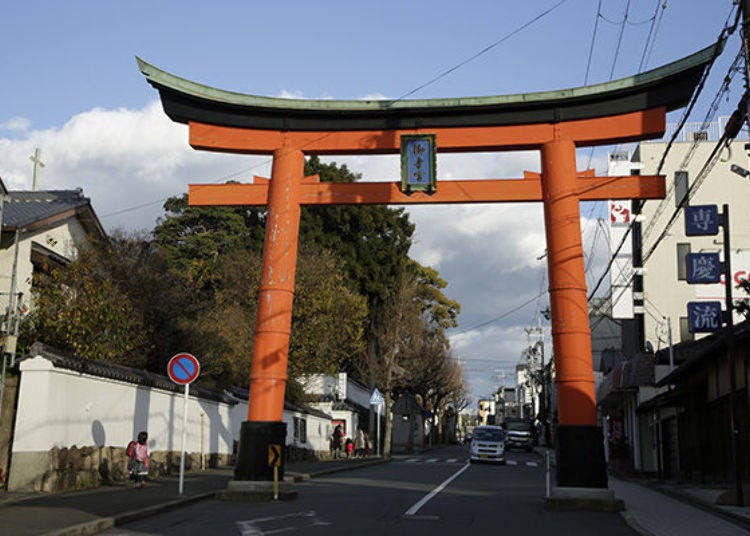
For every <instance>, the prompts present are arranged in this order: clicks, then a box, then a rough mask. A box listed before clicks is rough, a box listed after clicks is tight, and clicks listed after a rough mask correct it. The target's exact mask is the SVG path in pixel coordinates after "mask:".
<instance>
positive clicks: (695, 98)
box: [588, 11, 739, 301]
mask: <svg viewBox="0 0 750 536" xmlns="http://www.w3.org/2000/svg"><path fill="white" fill-rule="evenodd" d="M730 17H731V14H730ZM738 19H739V11H738V12H737V16H736V17H735V21H734V24H733V25H732V27H727V26H726V25H725V26H724V28H723V29H722V31H721V33H720V34H719V37H718V39H717V41H716V43H717V45H720V44H721V43H723V41H724V40H725V39H726V38H727V37H728V36H729V35H731V34H732V33H734V31H735V30H736V29H737V22H738ZM727 20H729V18H728V19H727ZM720 54H721V47H720V46H717V47H716V49H715V51H714V53H713V55H712V57H711V59H710V60H709V61H708V63H707V64H706V67H705V68H704V69H703V74H702V75H701V79H700V81H699V82H698V85H697V86H696V88H695V91H694V92H693V95H692V96H691V98H690V102H689V103H688V106H687V108H686V109H685V112H684V113H683V115H682V118H681V119H680V122H679V123H678V126H677V128H676V129H675V131H674V134H672V137H671V138H670V140H669V142H668V143H667V146H666V148H665V149H664V153H663V154H662V158H661V160H660V162H659V165H658V166H657V170H656V175H659V174H660V173H661V170H662V168H663V166H664V162H665V161H666V158H667V155H668V154H669V152H670V150H671V149H672V146H673V144H674V142H675V140H676V139H677V136H678V135H679V133H680V131H681V130H682V128H683V127H684V126H685V123H686V122H687V119H688V117H689V115H690V112H691V111H692V109H693V108H694V107H695V104H696V102H697V101H698V97H699V96H700V94H701V93H702V91H703V88H704V87H705V84H706V80H707V78H708V75H709V73H710V71H711V67H712V66H713V64H714V63H715V62H716V59H717V58H718V57H719V55H720ZM636 220H637V217H634V218H633V219H632V221H631V223H630V225H629V226H628V228H627V230H626V231H625V233H623V236H622V239H621V240H620V243H619V244H618V245H617V249H616V250H615V251H614V253H613V254H612V256H611V257H610V259H609V262H608V263H607V267H606V268H605V270H604V272H603V273H602V275H601V277H599V280H598V281H597V282H596V285H594V289H593V290H592V291H591V292H590V293H589V296H588V300H589V301H591V298H593V296H594V295H595V294H596V291H597V290H599V287H600V286H601V284H602V283H603V282H604V278H605V277H606V276H607V274H608V273H609V271H610V270H611V268H612V264H613V263H614V262H615V259H616V258H617V255H618V254H619V253H620V251H621V250H622V247H623V245H624V244H625V241H626V240H627V238H628V237H629V236H630V233H631V232H632V231H633V226H634V225H635V223H636Z"/></svg>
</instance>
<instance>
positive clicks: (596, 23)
mask: <svg viewBox="0 0 750 536" xmlns="http://www.w3.org/2000/svg"><path fill="white" fill-rule="evenodd" d="M601 14H602V0H599V5H598V6H597V8H596V17H595V19H596V20H595V21H594V32H593V33H592V34H591V45H590V46H589V59H588V60H587V61H586V76H584V77H583V85H584V86H585V85H587V84H588V81H589V70H590V69H591V58H592V57H593V56H594V42H595V41H596V29H597V28H598V27H599V17H600V16H601Z"/></svg>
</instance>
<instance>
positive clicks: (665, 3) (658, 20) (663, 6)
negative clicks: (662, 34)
mask: <svg viewBox="0 0 750 536" xmlns="http://www.w3.org/2000/svg"><path fill="white" fill-rule="evenodd" d="M661 7H662V9H661V11H660V12H659V16H658V18H657V19H656V28H655V30H654V38H653V39H652V40H651V48H650V49H649V50H648V53H647V54H646V61H645V62H644V65H648V62H649V60H650V59H651V52H653V50H654V44H655V43H656V36H657V35H658V34H659V28H661V20H662V18H664V11H665V10H666V9H667V2H666V0H665V1H664V2H663V3H662V5H661Z"/></svg>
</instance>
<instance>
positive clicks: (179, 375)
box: [167, 354, 201, 495]
mask: <svg viewBox="0 0 750 536" xmlns="http://www.w3.org/2000/svg"><path fill="white" fill-rule="evenodd" d="M200 371H201V366H200V364H199V363H198V360H197V359H196V358H195V357H194V356H192V355H191V354H177V355H176V356H174V357H172V359H170V360H169V363H167V374H169V379H170V380H172V381H173V382H175V383H176V384H178V385H184V386H185V401H184V403H183V411H182V448H181V449H180V487H179V491H180V495H182V489H183V483H184V481H185V434H186V432H187V413H188V409H187V408H188V396H189V394H190V384H191V383H192V382H194V381H195V379H196V378H197V377H198V374H200Z"/></svg>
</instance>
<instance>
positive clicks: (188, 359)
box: [167, 354, 201, 385]
mask: <svg viewBox="0 0 750 536" xmlns="http://www.w3.org/2000/svg"><path fill="white" fill-rule="evenodd" d="M200 371H201V366H200V364H199V363H198V360H197V359H196V358H195V357H193V356H192V355H190V354H177V355H176V356H174V357H173V358H172V359H170V360H169V364H168V365H167V374H169V379H170V380H172V381H173V382H175V383H177V384H179V385H187V384H189V383H193V381H195V379H196V378H197V377H198V374H199V373H200Z"/></svg>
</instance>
